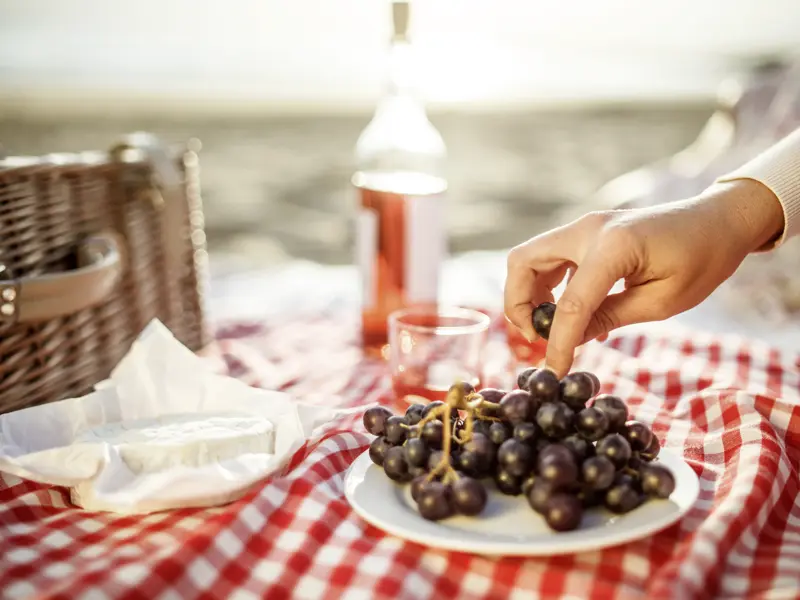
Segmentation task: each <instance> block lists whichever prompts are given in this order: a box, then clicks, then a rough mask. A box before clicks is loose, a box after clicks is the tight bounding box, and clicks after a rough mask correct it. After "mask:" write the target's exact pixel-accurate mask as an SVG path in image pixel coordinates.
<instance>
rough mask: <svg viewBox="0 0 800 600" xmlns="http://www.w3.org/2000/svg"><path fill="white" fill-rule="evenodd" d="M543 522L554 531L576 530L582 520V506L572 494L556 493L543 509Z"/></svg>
mask: <svg viewBox="0 0 800 600" xmlns="http://www.w3.org/2000/svg"><path fill="white" fill-rule="evenodd" d="M543 514H544V520H545V521H546V522H547V524H548V525H549V526H550V529H553V530H555V531H572V530H573V529H577V528H578V526H579V525H580V524H581V519H582V518H583V505H582V504H581V501H580V500H578V498H577V497H576V496H574V495H573V494H565V493H563V492H562V493H558V494H554V495H552V496H550V499H549V500H548V501H547V504H545V507H544V513H543Z"/></svg>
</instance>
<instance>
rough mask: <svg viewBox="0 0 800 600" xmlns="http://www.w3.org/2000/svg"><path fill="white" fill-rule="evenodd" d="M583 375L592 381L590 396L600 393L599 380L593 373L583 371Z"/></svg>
mask: <svg viewBox="0 0 800 600" xmlns="http://www.w3.org/2000/svg"><path fill="white" fill-rule="evenodd" d="M585 373H586V376H587V377H588V378H589V379H591V380H592V396H596V395H597V394H599V393H600V380H599V379H598V378H597V375H595V374H594V373H589V372H588V371H585Z"/></svg>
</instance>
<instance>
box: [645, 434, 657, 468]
mask: <svg viewBox="0 0 800 600" xmlns="http://www.w3.org/2000/svg"><path fill="white" fill-rule="evenodd" d="M659 452H661V444H660V443H659V442H658V438H657V437H656V436H655V434H653V439H651V440H650V445H649V446H647V450H645V451H644V452H642V453H641V455H640V456H641V457H642V460H646V461H647V462H650V461H652V460H655V459H656V457H657V456H658V453H659Z"/></svg>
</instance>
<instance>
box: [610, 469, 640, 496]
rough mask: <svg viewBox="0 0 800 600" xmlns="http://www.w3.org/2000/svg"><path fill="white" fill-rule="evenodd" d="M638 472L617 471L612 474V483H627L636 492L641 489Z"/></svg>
mask: <svg viewBox="0 0 800 600" xmlns="http://www.w3.org/2000/svg"><path fill="white" fill-rule="evenodd" d="M639 475H640V474H639V473H638V472H637V473H630V472H628V473H624V472H621V471H618V472H617V474H616V475H615V476H614V483H613V485H627V486H630V487H632V488H633V489H634V490H636V491H637V492H641V491H642V480H641V478H640V476H639Z"/></svg>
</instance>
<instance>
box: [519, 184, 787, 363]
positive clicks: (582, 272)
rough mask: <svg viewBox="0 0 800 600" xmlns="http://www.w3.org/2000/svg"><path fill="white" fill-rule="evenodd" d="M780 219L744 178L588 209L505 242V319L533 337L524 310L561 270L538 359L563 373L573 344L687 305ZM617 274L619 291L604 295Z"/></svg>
mask: <svg viewBox="0 0 800 600" xmlns="http://www.w3.org/2000/svg"><path fill="white" fill-rule="evenodd" d="M783 227H784V216H783V211H782V208H781V205H780V203H779V202H778V199H777V198H776V197H775V195H774V194H772V192H771V191H770V190H769V189H768V188H767V187H765V186H763V185H761V184H760V183H757V182H755V181H753V180H736V181H734V182H731V183H726V184H716V185H714V186H712V187H711V188H709V189H707V190H706V191H705V192H703V193H702V194H700V195H699V196H697V197H695V198H691V199H688V200H682V201H679V202H672V203H669V204H662V205H659V206H654V207H650V208H639V209H630V210H612V211H605V212H595V213H589V214H587V215H585V216H584V217H581V218H580V219H578V220H576V221H574V222H572V223H569V224H567V225H565V226H563V227H559V228H557V229H554V230H552V231H548V232H546V233H544V234H542V235H539V236H536V237H534V238H532V239H530V240H528V241H527V242H525V243H523V244H521V245H519V246H517V247H515V248H513V249H512V250H511V252H510V253H509V256H508V274H507V278H506V286H505V313H506V317H507V318H508V319H509V320H510V321H511V322H512V323H513V324H514V325H516V326H517V327H518V328H519V329H520V330H521V331H522V334H523V335H524V336H525V337H526V338H527V339H528V340H530V341H533V340H535V339H536V338H537V337H538V336H537V334H536V332H535V331H534V330H533V325H532V323H531V315H532V311H533V309H534V308H535V307H536V306H537V305H538V304H540V303H542V302H553V293H552V290H553V288H555V287H556V286H558V284H559V283H561V281H562V280H563V279H564V277H565V275H566V274H567V273H568V272H569V273H570V278H569V281H568V283H567V285H566V288H565V289H564V293H563V294H562V296H561V298H560V299H559V301H558V305H557V310H556V314H555V318H554V319H553V324H552V327H551V329H550V335H549V337H548V342H547V354H546V358H545V362H546V364H547V366H548V367H549V368H551V369H552V370H553V371H555V372H556V374H557V375H558V376H559V377H563V376H564V375H565V374H566V373H568V372H569V369H570V367H571V365H572V361H573V357H574V353H575V348H577V347H578V346H579V345H581V344H583V343H585V342H588V341H590V340H593V339H596V338H598V337H602V336H605V335H607V334H608V333H609V332H610V331H612V330H614V329H617V328H619V327H623V326H625V325H632V324H634V323H644V322H648V321H659V320H663V319H667V318H669V317H671V316H674V315H676V314H679V313H681V312H683V311H686V310H688V309H690V308H693V307H694V306H696V305H698V304H699V303H700V302H702V301H703V300H704V299H705V298H706V297H708V295H709V294H711V292H713V291H714V290H715V289H716V288H717V287H718V286H719V285H720V284H721V283H722V282H724V281H725V280H726V279H727V278H728V277H730V276H731V275H732V274H733V272H734V271H735V270H736V269H737V267H738V266H739V265H740V264H741V262H742V261H743V260H744V258H745V257H746V256H747V255H748V254H749V253H751V252H753V251H755V250H758V249H759V248H762V247H763V246H765V245H766V244H767V243H769V242H770V241H771V240H774V239H776V238H777V237H778V236H779V235H780V233H781V231H782V230H783ZM621 279H622V280H624V282H625V290H624V291H622V292H620V293H618V294H611V295H609V292H610V291H611V288H612V287H613V286H614V284H615V283H616V282H617V281H619V280H621Z"/></svg>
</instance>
